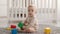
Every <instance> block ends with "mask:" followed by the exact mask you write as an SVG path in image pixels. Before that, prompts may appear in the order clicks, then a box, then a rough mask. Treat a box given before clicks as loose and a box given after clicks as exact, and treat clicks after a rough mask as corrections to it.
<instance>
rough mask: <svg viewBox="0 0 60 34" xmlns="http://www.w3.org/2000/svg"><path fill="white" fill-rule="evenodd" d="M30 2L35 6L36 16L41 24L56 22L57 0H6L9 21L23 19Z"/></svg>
mask: <svg viewBox="0 0 60 34" xmlns="http://www.w3.org/2000/svg"><path fill="white" fill-rule="evenodd" d="M30 4H32V5H35V6H36V7H37V18H38V20H39V22H40V23H41V24H42V23H44V24H50V23H51V24H52V23H53V24H56V21H57V20H56V19H57V0H8V17H9V21H14V20H15V21H17V20H25V19H26V17H27V16H28V14H27V13H28V9H27V7H28V5H30Z"/></svg>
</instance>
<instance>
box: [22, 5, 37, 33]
mask: <svg viewBox="0 0 60 34" xmlns="http://www.w3.org/2000/svg"><path fill="white" fill-rule="evenodd" d="M35 14H36V8H35V7H34V6H32V5H29V6H28V17H27V18H26V20H25V21H24V26H23V30H22V31H23V32H36V31H37V30H38V21H37V19H36V15H35Z"/></svg>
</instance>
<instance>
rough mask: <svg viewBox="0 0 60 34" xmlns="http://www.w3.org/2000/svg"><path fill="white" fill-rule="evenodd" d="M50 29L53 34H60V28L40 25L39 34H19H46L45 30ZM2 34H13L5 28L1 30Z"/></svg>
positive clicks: (0, 33) (37, 33)
mask: <svg viewBox="0 0 60 34" xmlns="http://www.w3.org/2000/svg"><path fill="white" fill-rule="evenodd" d="M46 27H50V28H51V30H52V31H51V34H60V27H55V26H49V25H41V24H40V25H39V30H38V32H35V33H21V32H20V33H18V34H44V28H46ZM0 34H11V33H10V31H7V30H5V29H3V28H0Z"/></svg>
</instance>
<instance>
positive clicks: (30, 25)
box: [25, 16, 38, 30]
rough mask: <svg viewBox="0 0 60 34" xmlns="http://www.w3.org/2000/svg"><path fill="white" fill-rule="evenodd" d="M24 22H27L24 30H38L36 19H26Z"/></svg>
mask: <svg viewBox="0 0 60 34" xmlns="http://www.w3.org/2000/svg"><path fill="white" fill-rule="evenodd" d="M26 21H27V22H28V25H26V26H25V27H26V29H28V28H34V29H35V30H38V21H37V19H36V17H35V16H34V17H27V19H26Z"/></svg>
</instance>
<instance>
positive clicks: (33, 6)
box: [28, 5, 37, 12]
mask: <svg viewBox="0 0 60 34" xmlns="http://www.w3.org/2000/svg"><path fill="white" fill-rule="evenodd" d="M30 7H33V8H34V10H35V11H36V7H35V6H33V5H29V6H28V9H29V8H30ZM36 12H37V11H36Z"/></svg>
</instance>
